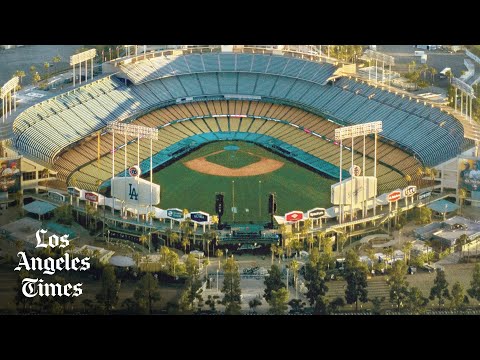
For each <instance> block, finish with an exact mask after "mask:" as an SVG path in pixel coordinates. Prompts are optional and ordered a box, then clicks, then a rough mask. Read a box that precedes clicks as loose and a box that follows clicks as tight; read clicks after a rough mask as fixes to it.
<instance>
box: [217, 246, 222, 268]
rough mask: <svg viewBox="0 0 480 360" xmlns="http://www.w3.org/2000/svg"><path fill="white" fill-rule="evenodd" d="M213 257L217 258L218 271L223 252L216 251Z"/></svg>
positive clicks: (220, 250)
mask: <svg viewBox="0 0 480 360" xmlns="http://www.w3.org/2000/svg"><path fill="white" fill-rule="evenodd" d="M215 256H216V257H217V258H218V269H219V270H220V259H221V258H222V256H223V251H222V249H217V250H216V251H215Z"/></svg>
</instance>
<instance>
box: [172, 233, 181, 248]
mask: <svg viewBox="0 0 480 360" xmlns="http://www.w3.org/2000/svg"><path fill="white" fill-rule="evenodd" d="M179 239H180V236H179V235H178V233H176V232H172V234H171V235H170V246H172V244H173V247H175V244H176V243H177V242H178V240H179Z"/></svg>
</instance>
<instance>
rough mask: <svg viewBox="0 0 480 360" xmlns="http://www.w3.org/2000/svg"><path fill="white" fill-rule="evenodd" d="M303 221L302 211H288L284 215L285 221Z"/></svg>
mask: <svg viewBox="0 0 480 360" xmlns="http://www.w3.org/2000/svg"><path fill="white" fill-rule="evenodd" d="M302 219H303V212H302V211H290V212H289V213H286V214H285V221H290V222H292V221H299V220H302Z"/></svg>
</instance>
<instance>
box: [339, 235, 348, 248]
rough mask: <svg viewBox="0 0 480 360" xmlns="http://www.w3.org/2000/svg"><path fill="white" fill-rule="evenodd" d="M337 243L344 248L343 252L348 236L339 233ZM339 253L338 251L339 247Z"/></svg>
mask: <svg viewBox="0 0 480 360" xmlns="http://www.w3.org/2000/svg"><path fill="white" fill-rule="evenodd" d="M337 241H338V243H339V244H338V245H341V247H342V250H341V251H343V245H344V244H345V243H346V242H347V236H346V235H345V234H343V233H339V234H337ZM337 251H338V247H337Z"/></svg>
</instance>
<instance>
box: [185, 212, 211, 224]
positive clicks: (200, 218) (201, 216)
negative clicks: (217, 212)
mask: <svg viewBox="0 0 480 360" xmlns="http://www.w3.org/2000/svg"><path fill="white" fill-rule="evenodd" d="M209 217H210V215H209V214H207V213H204V212H201V211H197V212H192V213H190V219H192V221H193V222H196V223H205V222H208V220H209Z"/></svg>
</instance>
